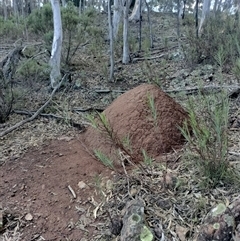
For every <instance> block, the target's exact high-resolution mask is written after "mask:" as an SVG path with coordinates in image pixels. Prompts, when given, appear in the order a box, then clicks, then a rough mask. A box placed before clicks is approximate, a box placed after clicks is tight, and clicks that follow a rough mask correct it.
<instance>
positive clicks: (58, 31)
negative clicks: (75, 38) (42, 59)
mask: <svg viewBox="0 0 240 241" xmlns="http://www.w3.org/2000/svg"><path fill="white" fill-rule="evenodd" d="M51 5H52V11H53V25H54V37H53V43H52V51H51V57H50V61H49V65H50V67H51V73H50V81H51V86H52V88H56V87H58V84H59V81H60V79H61V72H60V64H61V50H62V36H63V34H62V19H61V11H60V3H59V0H51Z"/></svg>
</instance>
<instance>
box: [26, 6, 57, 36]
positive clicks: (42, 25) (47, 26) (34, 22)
mask: <svg viewBox="0 0 240 241" xmlns="http://www.w3.org/2000/svg"><path fill="white" fill-rule="evenodd" d="M27 26H28V27H29V28H30V31H32V32H33V33H35V34H39V35H43V34H46V33H48V32H49V31H52V29H53V14H52V8H51V5H50V4H44V5H43V6H42V7H41V8H40V9H35V10H34V11H33V12H32V13H31V14H30V15H29V16H28V18H27Z"/></svg>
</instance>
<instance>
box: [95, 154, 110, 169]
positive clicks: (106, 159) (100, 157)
mask: <svg viewBox="0 0 240 241" xmlns="http://www.w3.org/2000/svg"><path fill="white" fill-rule="evenodd" d="M94 154H95V156H96V157H97V159H98V160H100V161H101V162H102V163H103V164H104V165H105V166H106V167H109V168H111V169H113V170H114V165H113V162H112V160H111V159H110V158H109V157H108V156H106V155H105V154H104V153H102V152H101V151H100V150H94Z"/></svg>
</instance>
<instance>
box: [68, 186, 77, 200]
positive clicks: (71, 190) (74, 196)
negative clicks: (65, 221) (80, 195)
mask: <svg viewBox="0 0 240 241" xmlns="http://www.w3.org/2000/svg"><path fill="white" fill-rule="evenodd" d="M67 187H68V189H69V191H70V192H71V194H72V195H73V198H77V195H76V193H75V192H74V190H73V189H72V188H71V186H70V185H68V186H67Z"/></svg>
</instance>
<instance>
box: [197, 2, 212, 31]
mask: <svg viewBox="0 0 240 241" xmlns="http://www.w3.org/2000/svg"><path fill="white" fill-rule="evenodd" d="M210 4H211V1H210V0H203V7H202V16H201V19H200V24H199V30H198V31H199V33H201V29H202V26H203V23H204V21H205V19H206V17H208V15H209V12H210Z"/></svg>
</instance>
